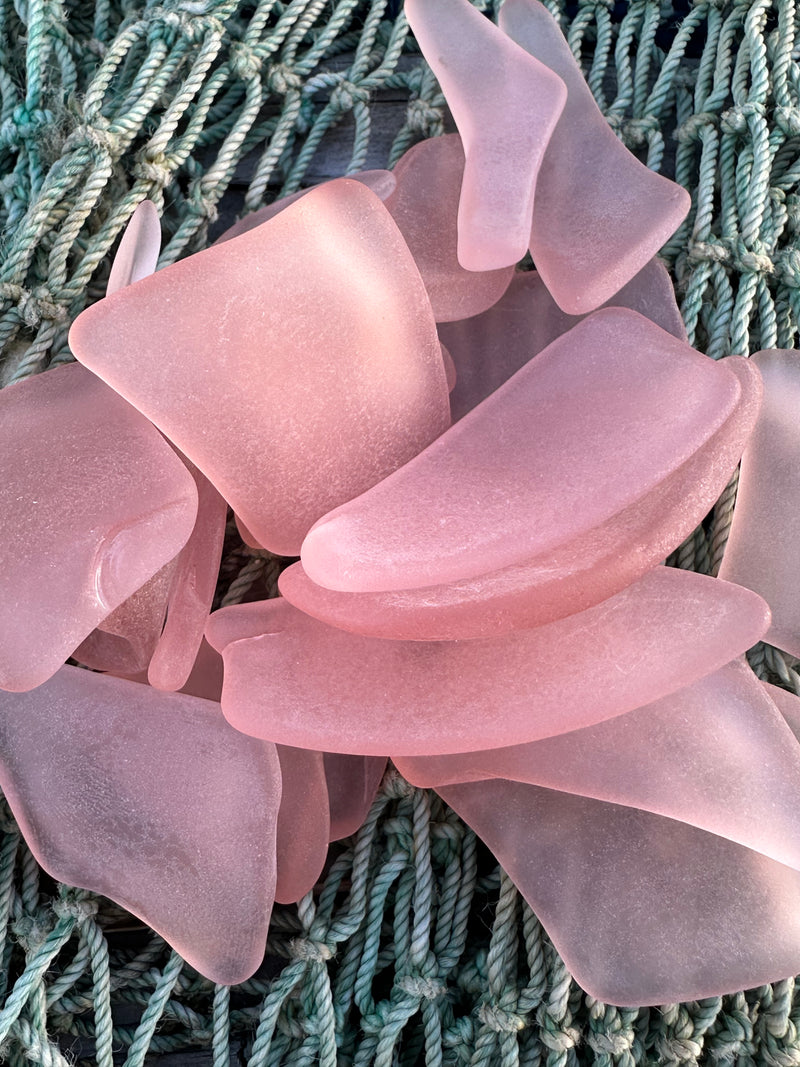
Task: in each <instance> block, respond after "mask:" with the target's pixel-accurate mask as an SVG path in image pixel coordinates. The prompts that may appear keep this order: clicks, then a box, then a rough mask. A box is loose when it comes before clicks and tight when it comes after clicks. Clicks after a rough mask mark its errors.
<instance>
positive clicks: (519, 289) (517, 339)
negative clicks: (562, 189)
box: [439, 259, 686, 422]
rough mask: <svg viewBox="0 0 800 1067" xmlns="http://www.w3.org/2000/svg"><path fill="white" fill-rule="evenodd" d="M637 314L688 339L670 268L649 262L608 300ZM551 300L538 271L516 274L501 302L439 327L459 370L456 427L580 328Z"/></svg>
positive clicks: (453, 406) (452, 403)
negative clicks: (538, 357) (533, 361)
mask: <svg viewBox="0 0 800 1067" xmlns="http://www.w3.org/2000/svg"><path fill="white" fill-rule="evenodd" d="M609 306H611V307H627V308H630V309H631V310H632V311H638V312H639V314H640V315H644V317H645V318H647V319H650V321H651V322H654V323H655V324H656V325H657V326H660V327H661V328H662V330H666V331H667V332H668V333H671V334H672V335H673V336H674V337H678V338H680V340H682V341H685V340H686V328H685V327H684V325H683V319H682V318H681V315H680V311H679V310H678V305H677V303H676V302H675V291H674V289H673V287H672V281H671V280H670V276H669V273H668V272H667V269H666V267H665V266H664V265H663V263H661V262H660V261H659V260H657V259H651V260H650V262H649V263H647V264H646V265H645V266H644V267H643V268H642V269H641V270H640V271H639V273H638V274H637V275H636V277H635V278H633V279H632V280H631V281H630V282H628V284H627V285H626V286H625V287H624V288H623V289H621V290H620V291H619V292H618V293H616V294H615V295H614V296H613V297H612V298H611V300H610V301H609ZM578 322H579V317H578V316H575V315H567V314H566V313H565V312H563V311H562V310H561V309H560V308H559V306H558V304H556V302H555V301H554V300H553V298H552V296H550V294H549V292H548V291H547V288H546V286H545V284H544V282H543V281H542V279H541V278H540V277H539V275H538V274H537V273H536V271H518V272H517V273H516V274H515V275H514V278H513V279H512V281H511V284H510V285H509V287H508V289H507V290H506V292H505V294H504V295H503V296H502V297H501V298H500V300H499V301H498V302H497V303H496V304H495V305H494V307H491V308H489V310H488V311H485V312H484V313H483V314H482V315H474V316H473V317H472V318H470V319H463V320H462V321H461V322H446V323H441V325H440V326H439V339H440V340H441V341H442V342H443V343H444V344H445V345H447V347H448V350H449V351H450V355H451V356H452V358H453V362H454V364H455V367H456V386H455V389H454V390H453V391H452V392H451V394H450V412H451V415H452V418H453V422H457V421H458V419H460V418H462V417H463V416H464V415H466V413H467V412H468V411H472V409H473V408H474V407H475V406H476V405H477V404H479V403H480V402H481V401H482V400H485V399H486V397H487V396H489V395H490V394H491V393H493V392H494V391H495V389H498V388H499V387H500V386H501V385H502V384H503V383H504V382H506V381H508V379H509V378H510V377H511V375H512V374H516V372H517V371H518V370H519V369H520V368H521V367H524V366H525V364H526V363H527V362H528V361H529V360H531V359H532V358H533V357H534V356H535V355H537V354H538V353H539V352H541V351H542V349H544V348H547V346H548V345H549V344H551V343H552V342H553V341H555V340H556V338H557V337H560V336H561V334H562V333H566V332H567V330H571V329H572V327H573V326H575V325H577V323H578Z"/></svg>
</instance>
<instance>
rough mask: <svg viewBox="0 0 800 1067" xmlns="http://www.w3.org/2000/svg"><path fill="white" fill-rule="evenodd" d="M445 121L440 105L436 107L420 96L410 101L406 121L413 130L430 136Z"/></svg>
mask: <svg viewBox="0 0 800 1067" xmlns="http://www.w3.org/2000/svg"><path fill="white" fill-rule="evenodd" d="M443 121H444V119H443V115H442V109H441V108H440V107H434V106H433V104H430V103H429V102H428V101H427V100H423V99H422V97H420V96H418V97H417V98H416V99H415V100H411V101H410V102H409V104H408V109H407V111H406V123H407V124H408V125H409V126H410V127H411V129H412V130H414V131H416V132H418V133H421V134H423V135H425V136H428V135H430V134H432V133H433V132H434V131H435V130H437V129H438V128H439V127H441V125H442V122H443Z"/></svg>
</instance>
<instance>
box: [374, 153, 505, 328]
mask: <svg viewBox="0 0 800 1067" xmlns="http://www.w3.org/2000/svg"><path fill="white" fill-rule="evenodd" d="M394 175H395V178H396V179H397V188H396V189H395V191H394V192H393V193H392V195H391V196H390V197H389V198H388V199H387V201H386V207H387V209H388V211H389V212H390V213H391V216H392V218H393V219H394V221H395V222H396V223H397V225H398V227H399V229H400V232H401V233H402V235H403V237H404V238H405V240H406V243H407V244H408V247H409V248H410V249H411V254H412V255H413V257H414V262H415V263H416V264H417V267H418V268H419V272H420V274H421V275H422V280H423V281H424V282H425V288H426V289H427V290H428V296H429V297H430V301H431V307H432V308H433V317H434V318H435V319H436V321H437V322H449V321H451V320H452V319H464V318H467V317H468V316H470V315H478V314H479V313H480V312H482V311H485V310H486V309H487V308H489V307H491V306H492V304H494V303H495V302H496V301H497V300H499V299H500V297H501V296H502V295H503V293H504V292H505V290H506V289H507V288H508V284H509V282H510V281H511V279H512V277H513V276H514V267H513V266H508V267H503V268H502V269H500V270H490V271H471V270H465V269H464V268H463V267H462V266H461V264H460V263H459V262H458V250H457V245H458V204H459V197H460V193H461V183H462V180H463V177H464V149H463V146H462V144H461V138H460V137H459V136H458V134H457V133H452V134H446V135H445V136H443V137H432V138H429V139H427V140H425V141H420V142H419V144H415V145H414V146H413V148H409V150H408V151H407V152H406V153H405V155H403V156H401V157H400V159H399V160H398V163H397V166H396V167H395V169H394Z"/></svg>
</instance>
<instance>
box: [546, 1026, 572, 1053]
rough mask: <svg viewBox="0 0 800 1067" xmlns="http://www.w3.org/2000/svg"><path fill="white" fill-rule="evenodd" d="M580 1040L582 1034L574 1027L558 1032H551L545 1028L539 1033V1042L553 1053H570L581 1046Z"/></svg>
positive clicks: (561, 1029)
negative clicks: (577, 1046) (578, 1045)
mask: <svg viewBox="0 0 800 1067" xmlns="http://www.w3.org/2000/svg"><path fill="white" fill-rule="evenodd" d="M580 1039H581V1032H580V1030H576V1029H575V1027H574V1026H565V1027H562V1028H560V1029H557V1030H550V1029H548V1028H547V1027H546V1026H543V1027H542V1029H541V1031H540V1032H539V1040H540V1041H541V1042H542V1044H543V1045H547V1047H548V1048H549V1049H551V1050H552V1051H553V1052H562V1053H563V1052H569V1050H570V1049H571V1048H575V1046H576V1045H577V1044H579V1042H580Z"/></svg>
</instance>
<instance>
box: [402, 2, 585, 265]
mask: <svg viewBox="0 0 800 1067" xmlns="http://www.w3.org/2000/svg"><path fill="white" fill-rule="evenodd" d="M405 14H406V17H407V18H408V22H409V25H410V26H411V29H412V31H413V33H414V36H415V37H416V39H417V43H418V44H419V46H420V49H421V50H422V54H423V55H424V57H425V59H426V60H427V61H428V63H429V64H430V67H431V69H432V70H433V72H434V74H435V75H436V77H437V78H438V80H439V84H440V85H441V87H442V91H443V92H444V95H445V97H446V98H447V103H448V105H449V107H450V110H451V112H452V114H453V118H454V119H455V121H456V125H457V126H458V131H459V133H460V134H461V140H462V142H463V144H464V154H465V156H466V162H465V165H464V179H463V182H462V185H461V197H460V204H459V211H458V260H459V263H460V264H461V266H462V267H465V268H466V269H467V270H474V271H487V270H496V269H498V268H503V267H508V266H513V264H515V263H516V262H517V261H518V260H520V259H522V257H523V256H524V255H525V252H526V250H527V247H528V243H529V241H530V232H531V216H532V214H533V205H534V195H535V190H536V185H537V181H536V176H537V173H538V171H539V167H540V165H541V162H542V157H543V156H544V154H545V149H546V147H547V143H548V141H549V140H550V137H551V135H552V133H553V130H554V129H555V128H556V123H557V122H558V118H559V116H560V114H561V112H562V110H563V108H564V103H565V100H566V96H567V91H566V88H565V86H564V83H563V82H562V81H561V79H560V78H559V77H558V76H557V75H556V74H554V73H553V71H551V70H550V69H549V68H548V67H547V66H545V65H544V64H543V63H540V62H539V61H538V60H537V59H534V58H533V57H532V56H530V55H528V54H527V53H526V52H525V51H524V50H523V49H522V48H520V47H519V46H518V45H517V44H515V43H514V42H513V41H512V40H510V38H508V37H507V36H506V35H505V34H504V33H502V32H501V31H500V30H499V29H498V28H497V26H495V25H494V24H493V23H492V22H491V21H490V20H489V19H488V18H486V16H485V15H482V14H480V12H479V11H477V10H476V9H475V8H474V7H473V6H472V4H470V3H469V0H437V2H436V3H431V2H430V0H406V3H405ZM478 71H480V77H478V76H477V72H478Z"/></svg>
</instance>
